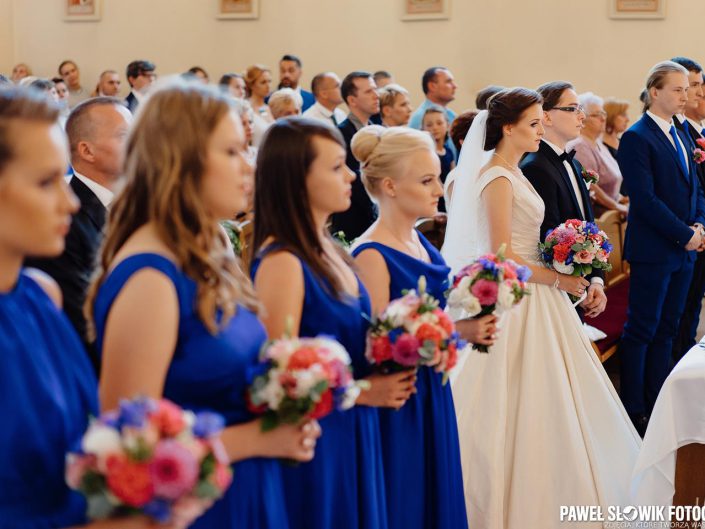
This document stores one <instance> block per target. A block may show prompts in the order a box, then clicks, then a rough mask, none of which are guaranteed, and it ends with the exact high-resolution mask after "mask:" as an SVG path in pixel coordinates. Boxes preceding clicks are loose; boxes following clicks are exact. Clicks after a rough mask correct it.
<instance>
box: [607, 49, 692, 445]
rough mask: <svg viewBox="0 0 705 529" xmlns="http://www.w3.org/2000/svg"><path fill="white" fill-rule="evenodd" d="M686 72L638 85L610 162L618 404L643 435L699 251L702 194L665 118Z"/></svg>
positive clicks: (657, 69)
mask: <svg viewBox="0 0 705 529" xmlns="http://www.w3.org/2000/svg"><path fill="white" fill-rule="evenodd" d="M687 94H688V71H687V70H686V69H685V68H684V67H683V66H681V65H679V64H676V63H674V62H672V61H665V62H662V63H659V64H657V65H656V66H654V67H653V68H652V69H651V71H650V72H649V77H648V79H647V81H646V96H645V106H646V109H647V110H646V112H645V113H644V115H643V116H642V117H641V119H639V121H637V122H636V123H635V124H634V125H632V127H631V128H630V129H629V130H628V131H626V132H625V133H624V135H623V136H622V139H621V141H620V144H619V152H618V155H617V156H618V162H619V167H620V169H621V171H622V175H623V176H624V181H625V183H626V185H627V188H628V189H629V199H630V206H629V218H628V225H627V232H626V240H625V249H624V254H625V258H626V259H627V260H628V261H629V263H630V265H631V279H630V291H629V308H628V312H627V324H626V325H625V327H624V335H623V336H622V347H621V375H620V385H621V394H622V402H623V403H624V407H625V408H626V410H627V412H628V413H629V415H630V417H631V418H632V422H634V425H635V426H636V428H637V431H639V433H641V434H642V435H643V433H644V431H645V430H646V425H647V423H648V416H649V414H650V413H651V410H652V409H653V407H654V402H655V401H656V397H657V396H658V393H659V391H660V389H661V386H662V385H663V382H664V381H665V380H666V377H667V376H668V373H669V372H670V370H671V362H670V360H671V345H672V342H673V338H674V336H675V335H676V332H677V331H678V324H679V321H680V319H681V315H682V313H683V307H684V304H685V301H686V297H687V295H688V287H689V285H690V281H691V277H692V275H693V265H694V262H695V257H696V253H695V250H697V251H702V248H703V227H702V223H703V222H705V196H704V195H703V191H702V189H701V187H700V184H699V182H698V177H697V173H696V167H695V162H694V160H693V157H692V154H691V149H689V147H688V146H689V140H688V138H687V137H686V136H685V135H684V134H683V133H681V132H678V131H677V129H676V127H675V126H674V124H673V116H674V115H676V114H682V113H683V111H684V109H685V105H686V103H687V101H688V95H687Z"/></svg>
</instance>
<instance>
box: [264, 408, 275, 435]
mask: <svg viewBox="0 0 705 529" xmlns="http://www.w3.org/2000/svg"><path fill="white" fill-rule="evenodd" d="M277 426H279V417H278V416H277V414H276V412H274V411H271V410H268V411H267V412H265V413H264V415H262V419H261V428H262V431H263V432H269V431H271V430H274V429H275V428H276V427H277Z"/></svg>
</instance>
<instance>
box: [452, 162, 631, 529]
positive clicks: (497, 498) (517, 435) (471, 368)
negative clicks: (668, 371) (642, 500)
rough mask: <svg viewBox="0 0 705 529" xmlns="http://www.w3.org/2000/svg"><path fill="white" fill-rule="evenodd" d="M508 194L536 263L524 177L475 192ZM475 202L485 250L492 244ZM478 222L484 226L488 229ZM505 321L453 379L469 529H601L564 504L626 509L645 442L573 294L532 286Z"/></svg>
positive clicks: (534, 219)
mask: <svg viewBox="0 0 705 529" xmlns="http://www.w3.org/2000/svg"><path fill="white" fill-rule="evenodd" d="M499 177H505V178H507V179H508V180H509V181H510V182H511V183H512V186H513V190H514V201H513V209H512V240H511V245H512V249H513V251H514V252H515V253H516V254H518V255H520V256H521V257H522V258H524V259H526V260H527V261H528V262H530V263H537V262H538V250H537V245H538V242H539V241H538V234H539V227H540V226H541V222H542V219H543V214H544V204H543V201H542V200H541V197H540V196H539V195H538V194H537V193H536V191H535V190H534V188H533V187H532V186H531V184H530V183H529V181H528V180H527V179H526V178H525V177H524V176H523V175H515V174H512V173H511V172H510V171H508V170H507V169H505V168H503V167H500V166H494V167H492V168H490V169H488V170H487V171H486V172H485V173H483V174H482V175H481V176H480V182H479V187H478V188H477V189H478V191H479V192H481V190H482V189H484V187H485V186H486V185H487V184H488V183H489V182H491V181H492V180H494V179H495V178H499ZM486 207H487V206H486V205H485V204H482V205H481V206H480V211H479V212H478V213H479V215H478V220H479V223H480V225H478V226H476V227H468V229H477V230H479V233H478V242H479V250H480V251H481V252H482V253H486V252H490V251H494V250H496V248H495V249H493V248H490V246H489V229H488V226H487V225H486V219H487V215H486ZM483 219H485V220H484V223H483ZM530 291H531V294H530V295H529V296H528V297H526V298H525V299H524V300H523V301H522V303H521V304H520V305H519V306H518V307H515V308H514V309H513V310H511V311H509V312H508V313H506V314H505V315H504V316H503V317H502V319H501V321H500V333H499V337H498V340H497V342H496V343H495V345H494V346H493V347H491V348H490V351H489V354H483V353H478V352H476V351H472V352H470V353H469V354H467V355H466V356H465V359H464V363H463V364H462V365H460V366H459V367H458V369H457V370H456V373H455V375H454V377H453V378H452V388H453V398H454V401H455V407H456V412H457V417H458V430H459V435H460V447H461V454H462V465H463V477H464V480H465V497H466V502H467V509H468V518H469V526H470V527H471V528H472V529H501V528H510V529H552V528H559V527H601V524H599V523H593V524H578V523H563V524H561V523H560V522H559V507H560V506H561V505H601V506H602V508H603V512H604V514H605V516H607V507H608V506H609V505H628V504H629V503H630V502H629V496H628V491H629V481H630V476H631V473H632V469H633V468H634V463H635V461H636V458H637V454H638V452H639V448H640V446H641V440H640V438H639V436H638V435H637V433H636V431H635V430H634V428H633V427H632V424H631V422H630V420H629V417H628V416H627V414H626V412H625V410H624V408H623V406H622V404H621V402H620V400H619V397H618V396H617V394H616V392H615V390H614V387H613V386H612V383H611V382H610V380H609V378H608V377H607V374H606V373H605V371H604V369H603V367H602V365H601V364H600V361H599V360H598V359H597V356H596V355H595V353H594V351H593V349H592V346H591V344H590V341H589V340H588V338H587V337H586V336H585V334H584V333H583V331H582V326H581V322H580V319H579V318H578V315H577V314H576V312H575V310H574V309H573V308H572V306H571V304H570V301H569V299H568V297H567V295H566V294H565V293H564V292H562V291H560V290H558V289H555V288H553V287H552V286H546V285H538V284H534V283H531V284H530Z"/></svg>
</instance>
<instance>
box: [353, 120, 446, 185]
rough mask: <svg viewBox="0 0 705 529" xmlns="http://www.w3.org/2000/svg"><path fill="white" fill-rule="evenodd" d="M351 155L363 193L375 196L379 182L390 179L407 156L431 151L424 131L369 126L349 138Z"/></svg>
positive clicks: (429, 139) (432, 149)
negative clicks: (357, 167)
mask: <svg viewBox="0 0 705 529" xmlns="http://www.w3.org/2000/svg"><path fill="white" fill-rule="evenodd" d="M350 147H351V149H352V153H353V155H354V156H355V158H357V160H358V161H359V162H360V176H361V178H362V183H363V184H364V185H365V189H366V190H367V193H368V194H370V195H371V196H372V197H375V196H377V193H378V191H379V184H380V182H381V181H382V180H383V179H384V178H386V177H390V178H393V177H394V175H396V174H398V173H399V171H400V167H399V164H401V163H404V162H405V161H406V160H407V157H408V156H409V155H410V154H413V153H415V152H418V151H424V150H428V151H431V152H435V146H434V145H433V139H432V138H431V135H430V134H429V133H428V132H422V131H420V130H416V129H411V128H408V127H382V126H381V125H369V126H367V127H363V128H361V129H360V130H359V131H358V132H357V133H356V134H355V136H353V139H352V143H351V145H350Z"/></svg>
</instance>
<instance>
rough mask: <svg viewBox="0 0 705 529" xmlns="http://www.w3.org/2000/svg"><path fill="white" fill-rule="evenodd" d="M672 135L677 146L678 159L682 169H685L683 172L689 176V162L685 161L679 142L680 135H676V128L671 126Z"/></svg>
mask: <svg viewBox="0 0 705 529" xmlns="http://www.w3.org/2000/svg"><path fill="white" fill-rule="evenodd" d="M669 132H670V133H671V137H672V138H673V143H675V145H676V152H677V153H678V159H679V160H680V162H681V167H682V168H683V172H684V173H685V174H688V162H687V161H686V159H685V153H684V152H683V149H682V148H681V144H680V141H678V134H676V127H675V126H673V125H671V130H670V131H669Z"/></svg>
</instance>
